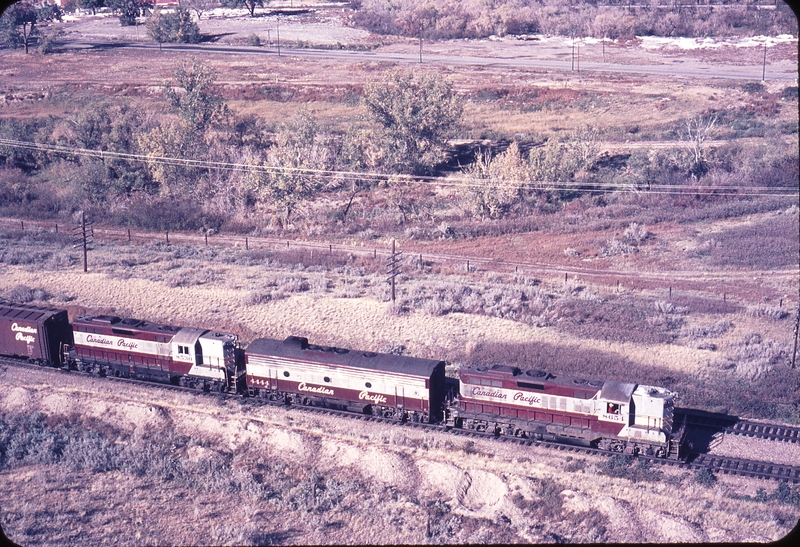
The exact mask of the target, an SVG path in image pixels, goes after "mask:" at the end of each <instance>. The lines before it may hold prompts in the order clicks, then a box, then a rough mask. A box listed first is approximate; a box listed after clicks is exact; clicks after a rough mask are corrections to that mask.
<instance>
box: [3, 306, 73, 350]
mask: <svg viewBox="0 0 800 547" xmlns="http://www.w3.org/2000/svg"><path fill="white" fill-rule="evenodd" d="M71 343H72V330H71V329H70V326H69V319H68V317H67V312H66V310H59V309H55V308H43V307H39V306H29V305H26V304H13V303H2V302H0V354H2V355H10V356H14V357H24V358H27V359H28V360H30V361H35V362H37V363H40V364H47V365H53V366H60V365H61V349H62V347H64V346H68V345H69V344H71Z"/></svg>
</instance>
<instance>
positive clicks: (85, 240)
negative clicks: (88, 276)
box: [72, 211, 94, 273]
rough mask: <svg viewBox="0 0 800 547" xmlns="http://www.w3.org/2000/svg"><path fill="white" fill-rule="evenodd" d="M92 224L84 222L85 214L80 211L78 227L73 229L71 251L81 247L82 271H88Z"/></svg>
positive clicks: (92, 233)
mask: <svg viewBox="0 0 800 547" xmlns="http://www.w3.org/2000/svg"><path fill="white" fill-rule="evenodd" d="M93 224H94V223H93V222H91V221H89V222H86V213H84V212H83V211H81V219H80V222H79V223H78V225H77V226H76V227H75V228H74V229H73V231H72V233H73V236H74V237H73V242H74V245H73V246H72V248H73V249H77V248H79V247H83V271H84V273H86V272H88V271H89V255H88V250H89V245H90V244H91V243H93V241H94V228H93Z"/></svg>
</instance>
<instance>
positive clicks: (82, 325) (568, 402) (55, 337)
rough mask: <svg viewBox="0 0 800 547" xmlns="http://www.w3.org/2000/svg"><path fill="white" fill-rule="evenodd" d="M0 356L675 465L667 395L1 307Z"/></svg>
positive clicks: (303, 343)
mask: <svg viewBox="0 0 800 547" xmlns="http://www.w3.org/2000/svg"><path fill="white" fill-rule="evenodd" d="M0 354H2V355H7V356H13V357H19V358H25V359H27V360H29V361H32V362H37V363H39V364H42V365H49V366H54V367H60V368H62V369H65V370H79V371H84V372H91V373H95V374H99V375H103V376H116V377H122V378H135V379H142V380H148V381H153V382H162V383H169V384H172V385H180V386H185V387H190V388H194V389H198V390H204V391H216V392H223V393H234V394H239V395H243V396H250V397H260V398H265V399H269V400H272V401H282V402H284V403H286V404H295V405H306V406H320V407H326V408H332V409H338V410H343V411H348V412H356V413H361V414H370V415H377V416H381V417H384V418H390V419H393V420H398V421H412V422H419V423H430V424H441V425H442V426H443V427H446V428H461V429H469V430H474V431H477V432H484V433H486V434H494V435H497V436H506V435H507V436H514V437H520V438H529V439H534V440H546V441H553V442H562V443H570V444H578V445H584V446H592V447H597V448H601V449H605V450H611V451H615V452H621V453H625V454H632V455H636V454H644V455H647V456H655V457H662V458H669V459H678V458H680V457H681V453H680V452H681V445H682V441H683V429H684V428H683V427H681V428H679V429H678V430H677V431H674V430H673V412H674V407H675V394H674V393H672V392H670V391H668V390H666V389H664V388H660V387H654V386H645V385H638V384H634V383H626V382H617V381H612V380H604V381H598V380H588V379H582V378H567V377H561V376H554V375H553V374H550V373H548V372H545V371H541V370H537V369H527V370H523V369H521V368H518V367H514V366H509V365H505V364H491V365H488V364H487V365H474V366H464V367H462V368H461V369H460V370H459V378H458V379H453V378H448V377H446V375H445V362H444V361H439V360H435V359H421V358H416V357H408V356H402V355H394V354H385V353H375V352H369V351H357V350H352V349H345V348H337V347H330V346H319V345H315V344H310V343H309V341H308V339H307V338H303V337H297V336H290V337H288V338H286V339H285V340H273V339H269V338H259V339H257V340H254V341H253V342H251V343H250V344H249V345H247V347H243V346H242V345H241V344H240V343H239V340H238V339H237V337H236V335H234V334H231V333H226V332H218V331H213V330H209V329H199V328H193V327H177V326H172V325H163V324H158V323H151V322H149V321H144V320H139V319H132V318H120V317H117V316H112V315H87V316H82V317H78V318H75V319H74V320H73V321H72V323H71V324H70V323H69V320H68V317H67V312H66V311H65V310H59V309H51V308H43V307H37V306H31V305H21V304H14V303H0Z"/></svg>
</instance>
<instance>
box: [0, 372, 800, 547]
mask: <svg viewBox="0 0 800 547" xmlns="http://www.w3.org/2000/svg"><path fill="white" fill-rule="evenodd" d="M54 382H57V384H54ZM0 384H2V385H3V390H2V391H0V408H2V409H3V414H2V419H1V420H2V426H3V428H2V439H3V441H4V446H6V447H7V448H6V450H5V451H4V452H3V453H2V454H0V456H2V457H0V476H2V478H3V480H2V481H0V484H2V486H0V490H2V492H3V493H4V494H5V495H4V498H5V499H6V500H9V501H7V502H6V503H4V504H3V505H2V507H0V515H2V522H3V528H4V530H5V531H6V533H7V534H8V535H9V537H11V539H13V540H14V541H16V542H18V543H20V544H22V545H44V544H52V543H53V542H59V543H60V542H72V541H81V542H83V543H85V544H93V545H94V544H105V543H108V542H112V543H125V544H127V543H136V544H151V543H169V544H192V545H231V544H232V545H241V544H245V545H274V544H328V543H333V544H363V543H369V544H398V543H404V544H424V543H435V544H439V543H509V542H510V543H532V542H534V543H535V542H553V541H568V542H637V543H638V542H706V541H708V542H739V541H745V542H746V541H758V542H760V541H772V540H776V539H779V538H781V537H783V536H784V535H785V534H787V533H788V532H789V530H790V529H791V528H792V527H793V526H794V525H795V524H796V522H797V518H798V515H800V513H798V505H797V504H798V499H799V498H800V492H798V491H797V488H796V486H792V487H789V488H787V487H786V486H785V485H784V486H783V487H778V486H776V485H774V484H771V483H764V482H763V481H757V480H751V479H741V478H736V477H729V476H724V475H720V476H719V477H716V478H715V477H714V476H709V475H707V474H703V473H698V472H690V471H687V470H680V469H674V468H660V467H658V466H647V465H642V464H641V463H640V462H634V461H629V460H626V459H625V458H621V457H617V458H612V459H605V458H593V457H587V456H576V457H572V456H566V455H565V454H564V453H562V452H554V451H552V450H546V449H542V448H535V447H530V448H522V447H514V446H509V445H505V444H500V443H497V442H494V441H491V440H480V439H478V440H467V439H462V438H457V437H454V436H452V435H448V434H445V433H439V432H420V431H415V430H408V429H406V428H388V429H387V428H386V427H385V426H381V425H379V424H371V423H358V425H357V427H353V426H354V423H353V422H352V421H351V420H342V419H339V418H333V417H329V416H317V415H313V414H307V413H304V412H301V411H291V410H288V411H287V410H285V409H281V408H271V407H259V406H257V405H252V404H249V403H247V402H246V401H237V400H220V401H215V400H214V399H213V398H212V397H205V396H201V395H196V394H185V393H179V394H176V393H172V392H164V393H159V398H158V401H157V402H154V401H153V395H154V391H153V390H152V389H147V388H143V387H141V386H126V389H125V390H124V391H118V390H115V389H109V388H110V387H111V386H109V385H108V384H109V381H108V380H102V379H87V378H84V377H76V376H74V375H69V376H64V375H56V376H53V375H52V374H45V373H44V372H27V371H26V372H24V374H23V373H22V371H15V370H12V369H9V370H6V371H5V372H4V373H3V374H2V375H0ZM23 491H24V492H25V495H24V496H20V495H18V493H19V492H23ZM677 492H680V495H677V494H676V493H677ZM55 493H57V495H58V500H57V501H55V500H54V495H55ZM154 507H158V508H159V510H158V511H154V510H153V508H154Z"/></svg>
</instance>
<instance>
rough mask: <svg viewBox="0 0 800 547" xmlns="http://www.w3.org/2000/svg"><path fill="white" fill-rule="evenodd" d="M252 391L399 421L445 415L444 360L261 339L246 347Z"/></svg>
mask: <svg viewBox="0 0 800 547" xmlns="http://www.w3.org/2000/svg"><path fill="white" fill-rule="evenodd" d="M245 366H246V369H247V389H248V391H249V393H250V394H251V395H256V396H261V397H267V398H270V399H273V400H281V399H282V400H286V401H287V402H294V403H300V404H305V405H315V406H325V407H328V408H340V409H346V410H351V411H355V412H362V413H366V414H375V415H380V416H384V417H394V418H396V419H400V420H410V421H415V422H436V421H439V420H440V419H441V417H442V408H443V403H444V390H445V376H444V367H445V364H444V361H436V360H432V359H420V358H416V357H402V356H399V355H392V354H385V353H373V352H365V351H356V350H349V349H343V348H334V347H323V346H317V345H313V344H309V343H308V339H307V338H300V337H297V336H290V337H289V338H287V339H286V340H283V341H280V340H272V339H269V338H259V339H258V340H255V341H254V342H253V343H252V344H250V345H249V346H248V347H247V350H246V351H245Z"/></svg>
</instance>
